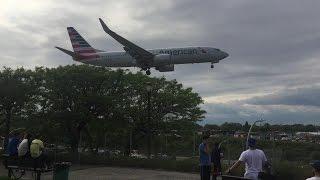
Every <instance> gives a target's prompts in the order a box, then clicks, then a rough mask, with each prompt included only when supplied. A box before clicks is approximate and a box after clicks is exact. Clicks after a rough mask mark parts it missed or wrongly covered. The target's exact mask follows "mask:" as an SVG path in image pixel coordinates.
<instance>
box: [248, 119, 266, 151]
mask: <svg viewBox="0 0 320 180" xmlns="http://www.w3.org/2000/svg"><path fill="white" fill-rule="evenodd" d="M264 121H265V120H263V119H259V120H257V121H255V122H254V123H253V124H252V125H251V127H250V129H249V132H248V135H247V141H246V149H248V141H249V137H250V133H251V130H252V128H253V126H254V125H255V124H256V123H259V122H260V123H261V122H264Z"/></svg>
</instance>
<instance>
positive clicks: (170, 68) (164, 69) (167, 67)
mask: <svg viewBox="0 0 320 180" xmlns="http://www.w3.org/2000/svg"><path fill="white" fill-rule="evenodd" d="M156 70H158V71H159V72H169V71H174V64H169V65H163V66H156Z"/></svg>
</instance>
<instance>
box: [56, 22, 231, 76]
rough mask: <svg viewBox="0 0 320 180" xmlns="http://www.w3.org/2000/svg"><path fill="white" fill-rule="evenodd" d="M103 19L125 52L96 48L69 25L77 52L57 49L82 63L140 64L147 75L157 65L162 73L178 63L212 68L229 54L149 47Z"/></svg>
mask: <svg viewBox="0 0 320 180" xmlns="http://www.w3.org/2000/svg"><path fill="white" fill-rule="evenodd" d="M99 21H100V24H101V26H102V28H103V30H104V31H105V32H106V33H107V34H108V35H110V36H111V37H112V38H113V39H115V40H116V41H118V42H119V43H120V44H121V45H122V46H123V49H124V51H122V52H106V51H102V50H98V49H95V48H93V47H92V46H90V44H89V43H88V42H87V41H86V40H85V39H84V38H83V37H82V36H81V35H80V34H79V33H78V32H77V31H76V30H75V29H74V28H73V27H67V30H68V33H69V37H70V40H71V44H72V47H73V50H74V51H69V50H67V49H63V48H61V47H56V48H57V49H59V50H61V51H62V52H64V53H66V54H68V55H70V56H71V57H72V58H73V60H75V61H78V62H81V63H85V64H90V65H95V66H105V67H139V68H141V70H143V71H145V72H146V74H147V75H150V74H151V72H150V68H155V69H156V70H158V71H160V72H169V71H174V65H175V64H190V63H192V64H193V63H208V62H211V68H214V65H213V64H214V63H218V62H219V61H220V60H222V59H224V58H226V57H228V56H229V54H228V53H226V52H224V51H222V50H220V49H217V48H212V47H184V48H163V49H153V50H146V49H144V48H142V47H140V46H138V45H136V44H134V43H132V42H130V41H129V40H127V39H125V38H123V37H122V36H120V35H118V34H117V33H115V32H113V31H112V30H111V29H109V27H108V26H107V25H106V24H105V22H104V21H103V20H102V19H101V18H99Z"/></svg>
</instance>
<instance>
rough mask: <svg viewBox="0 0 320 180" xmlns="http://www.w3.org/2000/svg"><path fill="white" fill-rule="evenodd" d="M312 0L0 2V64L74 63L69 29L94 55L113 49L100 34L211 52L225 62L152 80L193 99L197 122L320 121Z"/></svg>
mask: <svg viewBox="0 0 320 180" xmlns="http://www.w3.org/2000/svg"><path fill="white" fill-rule="evenodd" d="M319 8H320V1H319V0H308V1H301V0H282V1H279V0H268V1H257V0H226V1H214V0H201V1H194V0H174V1H173V0H153V1H149V0H109V1H107V0H87V1H85V0H69V1H65V0H55V1H53V0H46V1H43V0H28V1H22V0H0V39H1V41H0V51H1V58H0V66H10V67H13V68H16V67H21V66H23V67H28V68H33V67H35V66H46V67H56V66H58V65H67V64H73V63H74V62H72V59H71V58H70V57H68V56H67V55H65V54H63V53H61V52H59V51H57V50H56V49H54V46H57V45H58V46H62V47H65V48H67V49H71V44H70V42H69V38H68V35H67V31H66V27H68V26H73V27H75V28H76V29H77V30H78V31H79V32H80V33H81V34H82V36H83V37H85V39H87V41H88V42H89V43H90V44H91V45H92V46H94V47H95V48H97V49H102V50H107V51H115V50H122V46H121V45H119V44H118V43H117V42H116V41H114V40H113V39H111V38H110V37H108V36H107V35H106V34H105V33H104V32H103V31H102V28H101V27H100V24H99V21H98V18H99V17H101V18H103V19H104V20H105V21H106V23H107V24H108V25H109V26H110V28H111V29H113V30H114V31H116V32H118V33H119V34H121V35H123V36H124V37H126V38H128V39H130V40H131V41H133V42H135V43H137V44H138V45H140V46H142V47H145V48H146V49H151V48H161V47H184V46H212V47H216V48H220V49H222V50H224V51H226V52H228V53H229V54H230V56H229V57H228V58H227V59H225V60H222V61H221V62H220V63H219V64H216V66H215V69H213V70H212V69H210V64H209V63H208V64H193V65H178V66H176V67H175V71H174V72H168V73H157V72H155V71H153V72H152V75H153V76H159V77H160V76H165V77H167V78H168V79H177V80H178V81H179V82H181V83H182V84H184V86H185V87H192V88H194V91H195V92H197V93H199V94H200V95H201V96H202V97H203V99H204V101H205V103H204V104H203V108H204V109H205V110H206V111H207V114H206V118H205V120H204V121H203V123H218V124H221V123H223V122H226V121H228V122H240V123H244V122H245V121H249V122H252V121H254V120H256V119H257V118H258V117H260V116H263V118H264V119H266V120H267V122H269V123H273V124H274V123H282V124H293V123H312V124H314V123H316V124H320V73H319V72H320V63H319V60H320V22H319V19H320V11H319Z"/></svg>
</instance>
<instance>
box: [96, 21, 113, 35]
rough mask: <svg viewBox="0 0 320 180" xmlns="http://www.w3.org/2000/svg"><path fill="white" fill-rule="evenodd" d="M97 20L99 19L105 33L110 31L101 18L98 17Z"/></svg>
mask: <svg viewBox="0 0 320 180" xmlns="http://www.w3.org/2000/svg"><path fill="white" fill-rule="evenodd" d="M99 21H100V24H101V26H102V28H103V30H104V31H105V32H106V33H108V32H110V31H111V30H110V29H109V28H108V26H107V25H106V23H104V22H103V20H102V19H101V18H99Z"/></svg>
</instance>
